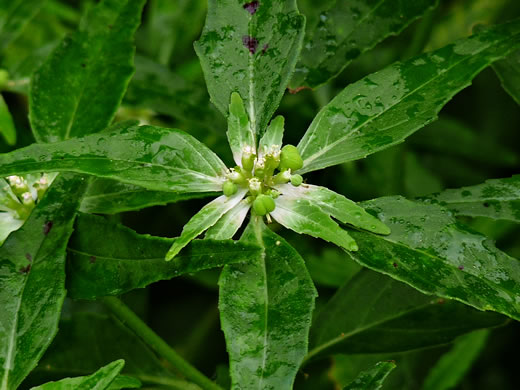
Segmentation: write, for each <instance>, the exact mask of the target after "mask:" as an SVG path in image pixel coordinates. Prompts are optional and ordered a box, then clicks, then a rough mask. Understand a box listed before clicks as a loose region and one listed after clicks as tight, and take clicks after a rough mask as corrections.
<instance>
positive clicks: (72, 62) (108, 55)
mask: <svg viewBox="0 0 520 390" xmlns="http://www.w3.org/2000/svg"><path fill="white" fill-rule="evenodd" d="M144 3H145V0H123V1H121V0H103V1H102V2H100V3H99V4H98V5H97V6H96V7H93V8H92V9H91V10H90V12H88V14H87V15H86V16H85V18H84V19H83V20H82V21H81V24H80V27H79V30H78V31H77V32H76V33H74V34H72V35H70V36H68V37H66V38H65V39H64V40H63V41H62V43H61V44H60V45H59V46H58V47H57V48H56V49H55V50H54V52H53V53H52V54H51V55H50V57H49V58H48V59H47V60H46V61H45V63H44V64H43V65H42V66H41V67H40V68H39V69H38V70H37V71H36V72H35V74H34V75H33V77H32V80H31V90H30V94H29V98H30V104H29V107H30V119H31V125H32V129H33V133H34V135H35V138H36V140H37V141H39V142H55V141H60V140H64V139H69V138H72V137H80V136H83V135H87V134H91V133H96V132H98V131H101V130H103V129H104V128H106V127H107V126H108V125H109V124H110V122H111V121H112V119H113V117H114V114H115V112H116V109H117V107H118V106H119V103H120V102H121V100H122V98H123V94H124V92H125V90H126V86H127V84H128V82H129V81H130V77H131V76H132V74H133V72H134V66H133V56H134V51H135V49H134V45H133V35H134V32H135V30H136V29H137V26H138V25H139V23H140V21H141V12H142V9H143V6H144Z"/></svg>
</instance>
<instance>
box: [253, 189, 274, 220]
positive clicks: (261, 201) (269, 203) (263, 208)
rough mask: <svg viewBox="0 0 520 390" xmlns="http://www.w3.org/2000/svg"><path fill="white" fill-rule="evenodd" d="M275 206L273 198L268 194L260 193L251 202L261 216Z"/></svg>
mask: <svg viewBox="0 0 520 390" xmlns="http://www.w3.org/2000/svg"><path fill="white" fill-rule="evenodd" d="M274 208H275V204H274V200H273V198H271V197H270V196H269V195H263V194H260V195H258V196H257V197H256V199H255V201H254V202H253V210H254V211H255V213H256V214H257V215H259V216H261V217H263V216H264V215H266V214H269V213H270V212H271V211H273V210H274Z"/></svg>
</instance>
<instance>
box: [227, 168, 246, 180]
mask: <svg viewBox="0 0 520 390" xmlns="http://www.w3.org/2000/svg"><path fill="white" fill-rule="evenodd" d="M237 168H238V169H231V170H230V172H229V173H228V174H227V177H228V179H229V180H231V181H232V182H233V183H237V184H242V183H245V182H246V178H245V177H244V175H243V174H242V173H241V172H240V167H237Z"/></svg>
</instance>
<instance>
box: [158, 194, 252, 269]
mask: <svg viewBox="0 0 520 390" xmlns="http://www.w3.org/2000/svg"><path fill="white" fill-rule="evenodd" d="M246 192H247V190H246V189H240V190H238V192H237V193H236V194H235V195H232V196H229V197H228V196H226V195H221V196H219V197H218V198H217V199H214V200H212V201H211V202H209V203H208V204H207V205H205V206H204V207H203V208H202V209H201V210H200V211H199V212H198V213H197V214H195V215H194V216H193V217H192V218H191V219H190V220H189V221H188V223H186V225H184V228H183V229H182V233H181V235H180V236H179V237H178V238H177V239H176V240H175V241H174V242H173V244H172V246H171V248H170V250H169V251H168V253H167V254H166V260H171V259H173V258H174V257H175V256H176V255H177V254H178V253H179V252H180V250H181V249H182V248H184V247H185V246H186V245H188V244H189V242H190V241H191V240H193V239H194V238H196V237H197V236H198V235H199V234H202V233H203V232H205V231H206V230H207V229H209V228H210V227H212V226H213V225H215V224H216V223H217V221H218V220H219V219H220V218H221V217H222V216H223V215H224V214H226V213H227V212H228V211H229V210H231V209H233V208H235V207H237V206H238V204H239V203H240V202H241V201H242V199H243V198H244V195H245V194H246Z"/></svg>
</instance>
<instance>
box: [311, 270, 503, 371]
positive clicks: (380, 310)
mask: <svg viewBox="0 0 520 390" xmlns="http://www.w3.org/2000/svg"><path fill="white" fill-rule="evenodd" d="M507 320H508V319H507V317H505V316H502V315H499V314H496V313H485V312H481V311H478V310H475V309H473V308H471V307H468V306H465V305H462V304H461V303H458V302H455V301H451V300H440V299H438V298H435V297H431V296H428V295H424V294H422V293H420V292H418V291H417V290H415V289H413V288H412V287H410V286H407V285H406V284H405V283H401V282H398V281H396V280H393V279H392V278H389V277H387V276H385V275H382V274H379V273H377V272H373V271H370V270H366V269H365V270H363V271H361V272H359V273H358V274H356V276H354V277H353V278H352V279H351V280H350V281H348V282H347V283H345V284H344V285H343V286H342V287H341V288H340V289H339V290H338V291H337V292H336V294H335V295H334V296H333V297H332V298H331V299H330V300H329V302H327V304H326V305H325V306H324V307H323V309H322V310H320V312H319V314H318V315H317V316H316V318H315V320H314V322H313V325H312V328H311V334H310V337H309V343H310V345H309V348H310V350H309V354H308V355H307V357H306V358H305V362H308V361H311V360H315V359H318V358H323V357H327V356H330V355H333V354H337V353H346V354H366V353H370V354H374V353H397V352H405V351H410V350H415V349H419V348H428V347H433V346H437V345H443V344H446V343H449V342H451V341H453V340H454V339H455V338H456V337H458V336H460V335H462V334H465V333H468V332H471V331H473V330H476V329H482V328H490V327H496V326H501V325H504V324H505V323H507Z"/></svg>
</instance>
